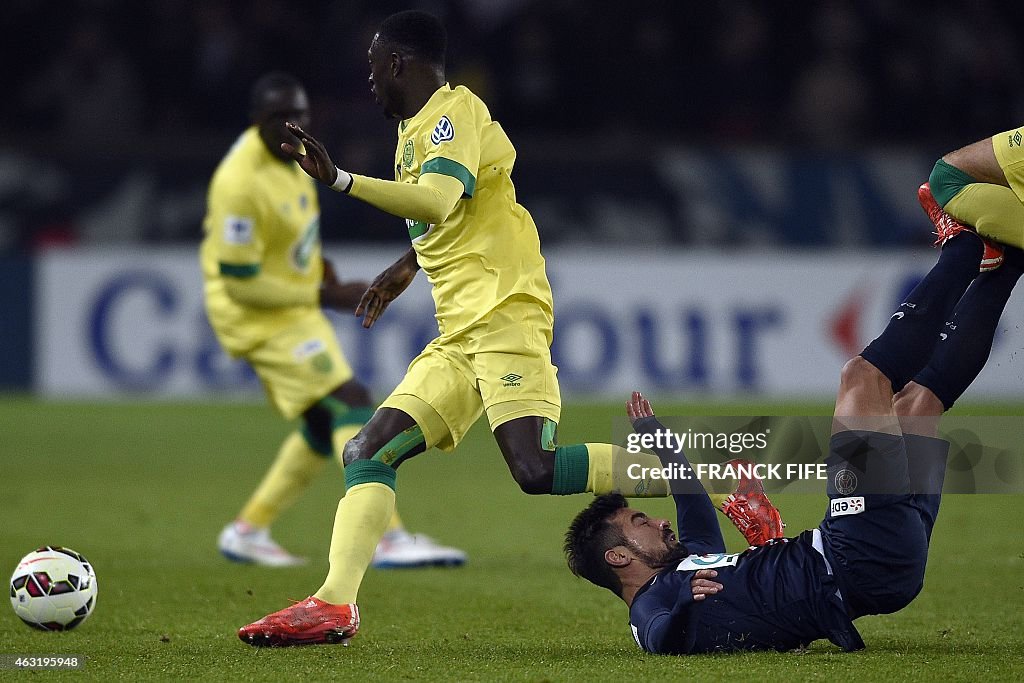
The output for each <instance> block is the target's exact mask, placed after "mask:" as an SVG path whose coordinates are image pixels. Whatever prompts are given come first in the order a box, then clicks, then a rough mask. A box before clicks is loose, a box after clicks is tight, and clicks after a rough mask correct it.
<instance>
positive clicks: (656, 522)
mask: <svg viewBox="0 0 1024 683" xmlns="http://www.w3.org/2000/svg"><path fill="white" fill-rule="evenodd" d="M616 516H617V521H618V523H619V525H620V528H621V529H622V535H623V536H624V537H625V539H626V542H627V543H628V545H629V549H630V551H632V553H633V554H634V555H635V556H636V557H637V559H639V560H641V561H642V562H643V563H644V564H646V565H647V566H649V567H654V568H658V567H665V566H668V565H669V564H671V563H672V562H673V561H674V560H681V559H682V558H684V557H685V556H686V554H687V553H686V549H685V548H683V547H682V546H681V545H679V541H678V540H677V539H676V534H675V532H674V531H672V525H671V524H670V523H669V521H668V520H667V519H660V518H657V517H648V516H647V515H646V514H644V513H643V512H640V511H639V510H633V509H632V508H623V509H622V510H619V511H618V512H617V513H616Z"/></svg>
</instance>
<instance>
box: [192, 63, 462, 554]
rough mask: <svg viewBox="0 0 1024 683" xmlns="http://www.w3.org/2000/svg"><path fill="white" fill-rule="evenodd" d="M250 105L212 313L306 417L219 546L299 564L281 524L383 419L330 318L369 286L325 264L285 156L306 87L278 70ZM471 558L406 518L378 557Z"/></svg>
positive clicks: (313, 201)
mask: <svg viewBox="0 0 1024 683" xmlns="http://www.w3.org/2000/svg"><path fill="white" fill-rule="evenodd" d="M251 100H252V101H251V118H252V126H250V127H249V128H248V129H247V130H246V131H245V132H244V133H242V135H241V136H240V137H239V138H238V141H237V142H236V143H235V144H234V145H233V146H232V148H231V150H230V151H229V152H228V154H227V156H226V157H225V158H224V160H223V161H222V162H221V164H220V166H218V168H217V170H216V172H215V173H214V176H213V180H212V181H211V182H210V191H209V197H208V206H207V214H206V220H205V222H204V230H205V233H206V236H205V239H204V240H203V243H202V247H201V249H200V261H201V265H202V270H203V279H204V281H205V285H204V289H205V302H206V310H207V315H208V317H209V320H210V324H211V325H212V327H213V329H214V331H215V332H216V334H217V338H218V339H219V340H220V343H221V345H222V346H223V347H224V349H225V350H226V351H227V352H228V353H230V354H231V355H232V356H236V357H241V358H244V359H245V360H246V361H248V362H249V364H250V365H251V366H252V367H253V369H254V370H255V371H256V374H257V375H259V378H260V380H261V381H262V382H263V386H264V388H265V390H266V393H267V397H268V398H269V399H270V402H271V403H272V404H273V406H274V407H275V408H276V409H277V411H278V412H279V413H281V415H283V416H284V417H285V418H286V419H288V420H293V419H295V418H297V417H300V416H301V418H302V422H301V427H300V429H298V430H296V431H295V432H293V433H292V434H290V435H289V436H288V437H287V438H286V439H285V441H284V443H283V444H282V445H281V447H280V450H279V452H278V455H277V459H276V460H275V462H274V464H273V465H272V466H271V468H270V470H268V472H267V473H266V475H265V476H264V478H263V481H262V482H261V484H260V485H259V487H258V488H257V489H256V491H255V492H254V493H253V494H252V497H251V498H250V499H249V501H248V503H246V505H245V507H244V508H243V509H242V511H241V512H240V513H239V515H238V518H237V519H236V520H235V521H234V522H232V523H230V524H228V525H227V526H226V527H225V528H224V530H223V531H222V532H221V535H220V538H219V539H218V546H219V548H220V550H221V552H222V553H223V554H224V555H225V556H226V557H228V558H229V559H232V560H236V561H240V562H253V563H257V564H262V565H267V566H290V565H295V564H300V563H302V562H303V561H304V558H299V557H296V556H294V555H291V554H290V553H288V552H287V551H285V550H284V549H283V548H281V546H279V545H278V544H277V543H276V542H274V540H273V539H272V538H271V537H270V531H269V527H270V525H271V523H272V522H273V521H274V520H275V519H276V518H277V517H278V515H279V514H280V513H281V512H283V511H284V510H285V509H286V508H287V507H288V506H289V505H290V504H291V503H292V502H294V501H295V500H296V499H297V498H298V496H299V495H300V494H301V493H302V492H303V491H305V489H306V488H307V487H308V485H309V484H310V483H311V481H312V479H313V477H314V475H315V474H316V473H317V472H319V471H320V469H322V468H323V466H324V464H325V463H326V462H327V460H328V459H329V458H330V456H331V454H332V453H337V454H338V455H339V456H340V454H341V452H342V449H343V448H344V446H345V444H346V443H347V442H348V440H349V439H350V438H351V437H352V436H353V435H355V434H356V432H357V431H358V430H359V428H360V427H361V426H362V425H363V424H364V423H365V422H366V420H367V419H368V418H369V417H370V415H371V414H372V413H373V407H372V404H371V403H370V395H369V392H368V391H367V390H366V388H365V387H363V386H362V385H361V384H360V383H359V382H358V381H356V380H355V379H354V378H353V375H352V369H351V368H350V367H349V365H348V362H347V361H346V360H345V356H344V355H343V354H342V352H341V348H340V346H339V345H338V341H337V338H336V337H335V334H334V329H333V328H332V327H331V324H330V323H329V322H328V320H327V318H326V317H325V316H324V314H323V313H322V312H321V306H324V307H328V308H334V309H337V310H348V311H351V310H352V309H353V308H354V307H355V306H356V304H357V303H358V301H359V298H360V296H361V295H362V293H363V292H364V291H365V289H366V285H365V283H362V282H350V283H343V282H340V281H339V280H338V278H337V276H336V275H335V273H334V269H333V267H331V266H330V264H329V262H327V261H324V260H323V258H322V256H321V252H320V235H319V230H320V209H319V204H318V201H317V189H316V184H315V183H314V182H313V181H312V180H311V179H310V178H309V176H308V175H306V173H304V172H303V171H302V170H301V169H300V168H299V167H298V165H297V164H295V163H294V162H293V161H292V159H291V158H290V157H289V156H288V155H287V154H285V153H284V152H282V151H281V143H282V142H287V141H292V142H297V140H296V138H295V137H294V136H293V135H291V133H289V132H288V130H287V129H286V128H285V121H286V120H293V121H295V120H297V121H303V122H304V121H306V119H307V118H308V103H307V102H308V100H307V97H306V92H305V90H304V89H303V87H302V85H301V84H300V83H299V82H298V81H297V80H296V79H295V78H294V77H292V76H289V75H287V74H284V73H280V72H275V73H271V74H268V75H266V76H264V77H263V78H261V79H260V80H259V81H257V82H256V84H255V85H254V86H253V89H252V95H251ZM464 561H465V555H464V553H462V551H460V550H457V549H454V548H447V547H444V546H440V545H438V544H436V543H434V542H433V541H431V540H430V539H429V538H428V537H426V536H422V535H418V534H417V535H412V534H409V533H408V532H406V531H405V529H404V528H403V527H402V524H401V521H400V520H399V519H398V516H397V514H396V515H393V516H392V519H391V522H390V525H389V529H388V532H387V533H386V534H385V535H384V537H383V538H382V539H381V542H380V543H379V544H378V546H377V549H376V552H375V555H374V565H375V566H384V567H406V566H425V565H458V564H462V563H463V562H464Z"/></svg>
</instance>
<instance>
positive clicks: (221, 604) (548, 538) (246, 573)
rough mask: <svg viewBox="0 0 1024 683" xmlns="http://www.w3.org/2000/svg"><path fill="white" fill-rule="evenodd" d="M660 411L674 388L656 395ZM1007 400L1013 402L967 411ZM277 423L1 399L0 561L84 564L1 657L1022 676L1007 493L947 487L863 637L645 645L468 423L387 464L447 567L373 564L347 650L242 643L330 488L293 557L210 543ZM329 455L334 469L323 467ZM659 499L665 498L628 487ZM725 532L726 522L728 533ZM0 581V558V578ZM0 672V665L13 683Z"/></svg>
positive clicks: (522, 675)
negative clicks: (696, 650)
mask: <svg viewBox="0 0 1024 683" xmlns="http://www.w3.org/2000/svg"><path fill="white" fill-rule="evenodd" d="M657 407H658V408H660V412H662V413H663V414H686V411H688V410H695V408H694V407H693V406H685V405H678V406H665V405H659V406H657ZM699 409H700V410H702V411H707V410H711V411H715V410H717V411H718V412H719V414H726V415H729V414H781V413H782V412H790V413H796V414H801V413H804V414H812V413H821V411H827V410H828V406H827V405H824V404H822V405H811V406H793V405H788V406H772V405H770V404H769V405H765V404H749V405H737V404H731V405H724V406H712V407H708V406H701V407H700V408H699ZM620 410H621V409H620V408H619V407H618V406H588V405H572V404H570V405H569V406H567V407H566V409H565V411H564V413H563V421H562V428H561V433H560V438H561V440H562V442H565V443H571V442H574V441H580V440H584V439H590V440H599V439H607V438H608V437H609V434H610V432H611V418H612V417H613V416H617V415H618V414H619V411H620ZM975 410H981V411H982V412H990V413H995V414H1006V413H1007V412H1008V410H1012V411H1013V412H1015V413H1016V414H1021V407H1020V406H1011V407H1009V408H1007V407H1006V406H993V407H988V408H976V409H975ZM287 429H288V427H287V426H286V425H285V424H284V423H282V422H281V421H280V420H279V419H278V418H277V417H276V416H275V415H274V414H273V413H272V412H271V411H270V409H268V408H266V407H262V406H249V405H238V404H195V405H178V404H170V405H169V404H147V403H131V404H125V403H118V404H92V403H90V404H86V403H43V402H37V401H32V400H25V399H18V398H8V399H0V467H2V476H0V519H2V520H3V533H2V534H0V569H2V570H3V571H5V572H9V571H11V570H13V569H14V566H15V564H16V563H17V561H18V559H19V558H20V557H21V556H22V555H23V554H25V553H26V552H28V551H30V550H32V549H34V548H35V547H36V546H39V545H42V544H58V545H66V546H69V547H72V548H75V549H76V550H78V551H80V552H82V553H83V554H85V555H86V557H88V558H89V559H90V560H91V561H92V562H93V564H94V566H95V568H96V572H97V576H98V581H99V596H98V600H97V607H96V610H95V612H94V613H93V614H92V616H91V617H90V618H89V620H88V621H86V622H85V623H84V624H83V625H82V626H81V627H80V628H79V629H78V630H76V631H72V632H68V633H40V632H35V631H32V630H30V629H28V628H27V627H25V626H24V625H23V624H22V623H21V622H20V621H18V619H17V618H16V617H15V616H14V613H13V612H12V611H11V610H10V609H8V608H6V607H4V608H0V615H2V616H0V654H15V653H17V654H36V655H39V654H50V655H55V654H56V655H60V654H63V655H72V654H77V655H85V656H86V657H87V658H88V659H87V662H86V665H85V668H84V669H83V670H79V671H65V672H45V673H41V674H38V675H39V678H37V680H41V679H42V677H44V676H45V677H46V678H53V679H58V680H103V681H108V680H116V679H124V680H181V679H201V680H211V681H242V680H244V681H280V680H332V679H337V680H350V681H377V680H382V681H395V680H446V681H448V680H454V681H502V680H512V681H606V680H607V681H657V680H672V681H678V680H685V679H700V680H740V681H746V680H787V681H788V680H830V681H866V680H900V679H902V680H928V679H931V680H939V679H942V680H945V681H952V680H971V681H976V680H982V679H988V680H1011V679H1020V678H1021V677H1022V676H1024V616H1022V609H1021V608H1022V607H1024V547H1022V546H1024V543H1022V538H1024V534H1022V532H1021V524H1020V505H1021V500H1020V498H1019V497H1009V496H1007V497H997V496H980V495H975V496H966V495H964V496H947V498H946V500H945V501H944V504H943V511H942V514H941V515H940V517H939V522H938V526H937V528H936V532H935V537H934V539H933V546H932V552H931V558H930V562H929V568H928V578H927V584H926V587H925V590H924V592H923V594H922V595H921V596H920V597H919V598H918V599H917V601H916V602H915V603H914V604H912V605H911V606H910V607H909V608H907V609H906V610H904V611H903V612H901V613H899V614H896V615H892V616H886V617H869V618H865V619H861V620H860V621H858V627H859V628H860V630H861V632H862V634H863V636H864V639H865V641H866V642H867V643H868V649H867V650H866V651H865V652H861V653H856V654H843V653H841V652H839V651H838V650H837V649H836V648H835V647H834V646H832V645H830V644H828V643H827V642H819V643H816V644H815V645H814V646H813V647H812V648H811V649H810V651H809V652H807V653H804V654H775V653H767V654H750V655H716V656H698V657H690V658H676V657H654V656H648V655H643V654H641V653H640V651H639V650H638V649H637V647H636V645H635V644H634V643H633V640H632V637H631V635H630V632H629V628H628V625H627V612H626V609H625V607H624V606H623V605H622V604H621V603H620V602H619V601H618V600H617V599H615V598H614V597H613V596H612V595H611V594H609V593H607V592H606V591H604V590H601V589H598V588H594V587H592V586H590V585H589V584H587V583H585V582H583V581H581V580H578V579H576V578H574V577H573V576H572V575H571V574H569V572H568V570H567V569H566V568H565V563H564V560H563V558H562V553H561V549H560V545H561V538H562V534H563V532H564V529H565V527H566V525H567V524H568V522H569V520H570V519H571V518H572V516H573V514H574V513H575V512H576V511H577V510H579V509H580V508H582V507H583V506H584V505H585V504H586V503H587V501H588V497H587V496H571V497H566V498H553V497H537V498H528V497H527V496H526V495H524V494H522V493H520V492H519V490H518V489H517V488H516V486H515V485H514V483H513V482H512V480H511V477H510V476H509V475H508V472H507V470H506V469H505V465H504V463H503V461H502V459H501V456H500V454H499V453H498V451H497V448H496V447H495V446H494V444H493V441H492V440H491V438H490V435H489V434H488V433H487V430H486V426H485V425H484V423H483V422H481V423H480V424H478V425H477V427H476V428H475V430H474V431H473V432H472V433H471V434H470V436H469V437H468V438H467V439H466V441H465V443H464V444H463V445H462V446H461V447H460V448H459V449H458V451H457V452H456V453H454V454H450V455H445V454H441V453H437V452H431V453H428V454H426V455H423V456H420V457H419V458H417V459H415V460H413V461H410V462H409V463H408V464H407V465H404V466H403V467H402V470H401V473H400V476H399V484H398V490H399V497H398V501H399V510H400V512H401V513H402V515H403V516H404V518H405V520H406V522H407V524H408V526H410V527H411V528H412V529H413V530H415V531H423V532H426V533H429V534H431V535H433V536H435V537H436V538H438V539H439V540H441V541H443V542H446V543H449V544H454V545H458V546H461V547H463V548H465V549H466V550H467V551H468V552H469V555H470V562H469V563H468V565H467V566H465V567H463V568H461V569H430V570H416V571H408V570H406V571H394V570H392V571H373V570H371V571H370V572H369V573H368V574H367V577H366V579H365V581H364V583H363V588H362V591H361V593H360V600H359V602H360V608H361V612H362V617H363V628H362V632H361V633H360V635H359V636H358V637H357V638H356V639H355V640H354V641H353V642H352V646H351V647H348V648H342V647H339V646H321V647H312V648H297V649H267V650H256V649H253V648H251V647H249V646H247V645H244V644H243V643H241V642H240V641H239V640H238V639H237V637H236V636H235V630H236V629H237V628H238V627H239V626H240V625H242V624H244V623H247V622H249V621H251V620H254V619H256V618H258V617H260V616H262V615H263V614H265V613H266V612H268V611H272V610H275V609H278V608H280V607H283V606H284V605H286V604H287V601H288V599H296V600H298V599H301V598H303V597H305V596H306V595H308V594H309V593H311V592H312V591H313V590H315V589H316V588H317V587H318V586H319V585H320V581H321V579H322V578H323V575H324V573H325V571H326V552H327V547H328V543H329V539H330V533H331V525H332V523H333V520H334V511H335V507H336V504H337V499H338V496H339V495H340V494H341V487H340V486H339V482H338V480H337V479H336V478H334V477H332V476H330V474H327V475H325V476H324V477H322V479H321V480H320V481H318V482H317V483H316V484H315V486H314V487H313V488H312V490H311V491H310V492H309V493H308V495H307V496H306V497H305V498H304V499H302V500H301V501H300V502H299V503H298V504H297V505H296V506H295V507H294V508H293V509H292V510H290V511H288V512H287V513H286V514H285V515H284V516H283V517H282V519H281V520H280V521H279V522H278V524H277V525H276V526H275V536H276V537H277V538H278V540H280V541H281V542H282V543H283V544H284V545H286V547H288V548H289V549H291V550H292V551H294V552H299V553H302V554H306V555H309V556H310V557H311V558H313V560H312V562H311V563H310V565H308V566H306V567H302V568H296V569H279V570H271V569H261V568H255V567H249V566H240V565H235V564H230V563H228V562H226V561H225V560H223V559H222V558H221V557H220V556H219V555H218V554H217V551H216V548H215V539H216V536H217V533H218V531H219V530H220V528H221V526H222V525H223V524H224V523H225V522H227V521H228V520H229V519H231V517H232V516H233V515H234V514H235V513H236V512H237V510H238V509H239V507H240V506H241V504H242V503H243V501H244V499H245V497H246V496H247V495H248V494H249V492H250V491H251V490H252V488H253V486H254V485H255V483H256V481H257V480H258V478H259V477H260V476H261V474H262V473H263V471H264V468H265V467H266V465H267V464H268V463H269V461H270V459H271V458H272V456H273V454H274V452H275V450H276V448H277V445H278V443H279V441H280V439H281V437H282V436H283V435H284V434H285V433H286V430H287ZM327 471H328V473H332V472H333V471H334V470H330V469H329V470H327ZM776 502H777V503H778V504H779V506H780V507H781V509H782V511H783V515H784V518H785V519H786V520H787V522H788V524H789V529H790V531H792V532H794V533H796V532H798V531H799V530H801V529H804V528H809V527H810V526H812V525H815V524H817V522H818V521H819V520H820V518H821V515H822V512H823V510H824V494H822V495H820V496H812V495H796V494H790V495H788V496H786V495H780V496H778V497H777V500H776ZM640 506H641V507H643V508H644V509H646V510H648V511H649V512H652V513H656V514H661V515H667V516H671V513H672V507H671V503H670V502H669V501H666V500H659V501H650V502H647V503H641V504H640ZM726 534H727V538H728V539H729V541H730V546H731V547H732V548H734V549H739V548H740V547H741V546H742V543H741V538H740V536H739V535H738V533H736V532H735V531H734V530H732V529H729V530H727V531H726ZM4 576H5V577H6V576H7V574H5V575H4ZM31 675H32V674H29V673H27V672H16V671H11V670H0V680H29V676H31Z"/></svg>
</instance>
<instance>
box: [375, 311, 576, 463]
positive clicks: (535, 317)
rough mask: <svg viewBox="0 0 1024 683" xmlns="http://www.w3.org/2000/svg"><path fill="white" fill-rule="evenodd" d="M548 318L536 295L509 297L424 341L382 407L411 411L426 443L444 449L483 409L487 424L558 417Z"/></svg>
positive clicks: (452, 445) (451, 446)
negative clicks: (451, 332) (468, 323)
mask: <svg viewBox="0 0 1024 683" xmlns="http://www.w3.org/2000/svg"><path fill="white" fill-rule="evenodd" d="M552 324H553V319H552V315H551V312H550V311H548V310H547V308H546V307H545V306H542V305H541V304H539V303H538V302H537V301H536V299H533V298H532V297H528V296H516V297H513V298H511V299H508V300H506V301H504V302H503V303H502V304H501V305H499V306H498V308H496V309H494V310H493V311H491V312H490V313H489V314H488V315H487V316H486V317H485V318H484V319H482V320H481V321H479V322H477V323H476V324H474V325H473V326H472V327H471V328H469V329H468V330H465V331H463V332H461V333H459V334H458V335H457V336H455V337H454V338H445V337H438V338H437V339H435V340H434V341H432V342H430V343H429V344H427V347H426V348H425V349H423V352H422V353H421V354H420V355H418V356H417V357H416V358H414V359H413V361H412V363H410V365H409V369H408V371H407V372H406V374H405V378H404V379H402V381H401V383H400V384H399V385H398V386H397V387H396V388H395V390H394V391H393V392H392V393H391V395H390V396H388V398H387V399H386V400H385V401H384V403H382V404H381V407H386V408H396V409H398V410H401V411H403V412H405V413H406V414H408V415H409V416H411V417H412V418H413V419H414V420H416V424H418V425H419V427H420V429H422V430H423V436H424V437H425V439H426V443H427V447H428V448H431V447H435V446H436V447H437V448H440V449H441V450H444V451H450V450H452V449H454V448H455V447H456V446H457V445H458V444H459V442H460V441H461V440H462V438H463V437H464V436H465V435H466V432H467V431H469V428H470V427H472V426H473V423H475V422H476V421H477V418H479V417H480V415H481V413H483V412H486V413H487V421H488V422H489V423H490V426H491V430H492V431H493V430H494V429H495V428H497V427H498V426H499V425H502V424H504V423H506V422H508V421H510V420H514V419H516V418H519V417H526V416H540V417H546V418H548V419H550V420H553V421H555V422H558V419H559V416H560V414H561V407H562V400H561V397H560V395H559V392H558V379H557V378H556V373H557V372H558V370H557V368H555V366H554V365H553V364H552V363H551V328H552Z"/></svg>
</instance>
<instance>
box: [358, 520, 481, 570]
mask: <svg viewBox="0 0 1024 683" xmlns="http://www.w3.org/2000/svg"><path fill="white" fill-rule="evenodd" d="M465 563H466V553H464V552H463V551H461V550H459V549H458V548H449V547H447V546H443V545H440V544H439V543H437V541H435V540H434V539H432V538H430V537H429V536H425V535H424V534H410V533H409V532H408V531H406V530H405V529H396V530H394V531H389V532H388V533H386V534H384V536H383V538H381V539H380V543H378V544H377V549H376V550H374V552H373V559H372V560H371V561H370V566H371V567H376V568H377V569H409V568H413V567H458V566H460V565H463V564H465Z"/></svg>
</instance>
